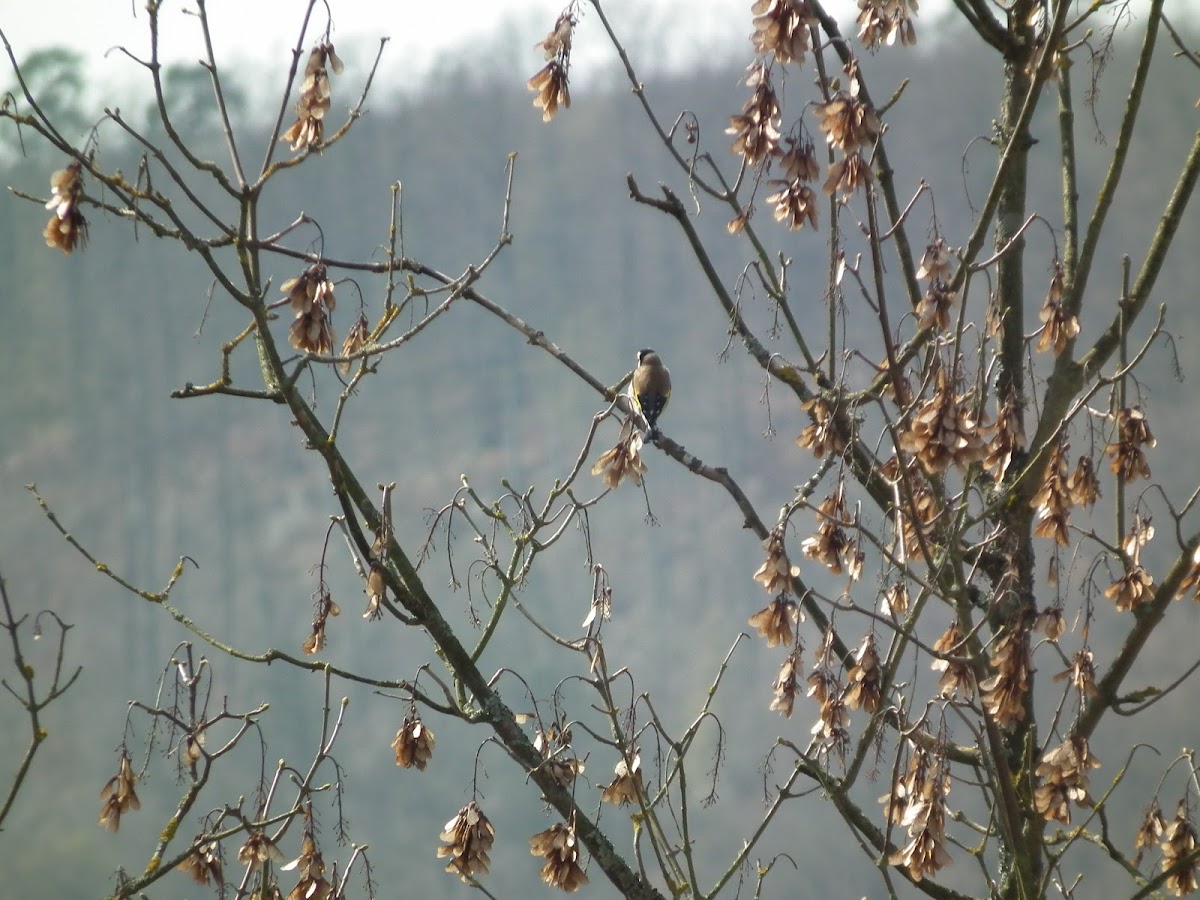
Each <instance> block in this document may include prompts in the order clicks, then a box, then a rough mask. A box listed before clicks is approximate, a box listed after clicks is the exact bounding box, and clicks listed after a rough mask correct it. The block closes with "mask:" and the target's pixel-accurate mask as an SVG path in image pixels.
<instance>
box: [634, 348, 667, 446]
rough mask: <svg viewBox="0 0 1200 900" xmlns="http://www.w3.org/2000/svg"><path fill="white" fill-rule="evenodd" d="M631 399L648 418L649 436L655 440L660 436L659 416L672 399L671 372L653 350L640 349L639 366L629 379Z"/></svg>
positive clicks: (646, 418) (636, 407)
mask: <svg viewBox="0 0 1200 900" xmlns="http://www.w3.org/2000/svg"><path fill="white" fill-rule="evenodd" d="M629 399H630V400H632V401H633V406H634V408H635V409H636V410H637V411H638V412H640V413H641V414H642V418H644V419H645V420H646V427H647V428H649V433H648V437H650V439H651V440H653V439H654V438H655V437H657V436H658V417H659V416H661V415H662V414H663V410H665V409H666V408H667V401H668V400H670V399H671V373H670V372H669V371H667V367H666V366H664V365H663V361H662V357H660V356H659V355H658V354H657V353H656V352H654V351H653V350H649V349H647V350H639V351H638V355H637V368H636V369H634V370H633V377H632V378H631V379H630V380H629Z"/></svg>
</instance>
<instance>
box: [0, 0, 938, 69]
mask: <svg viewBox="0 0 1200 900" xmlns="http://www.w3.org/2000/svg"><path fill="white" fill-rule="evenodd" d="M565 2H566V0H456V2H438V0H398V2H391V3H385V2H380V0H329V6H330V8H331V9H332V10H333V22H334V32H333V41H334V44H335V46H337V48H338V51H339V55H341V56H343V57H344V58H346V62H347V64H348V65H349V64H350V62H351V59H350V57H351V56H353V57H354V60H355V62H359V61H360V60H361V57H363V56H367V55H372V56H373V54H371V51H372V50H373V48H374V47H375V46H376V45H377V41H378V39H379V37H381V36H388V37H390V39H391V40H390V42H389V44H388V48H387V50H386V52H385V56H384V63H383V68H382V70H381V73H382V75H383V76H384V77H385V78H393V79H396V78H403V77H404V76H411V75H413V74H424V73H428V72H430V71H432V70H434V69H435V68H436V67H438V66H440V65H443V64H446V63H447V62H450V63H452V64H454V65H455V66H457V65H458V64H459V63H461V62H462V61H463V56H462V55H461V54H455V55H454V56H453V57H449V58H448V51H451V50H461V49H462V48H463V47H464V46H470V45H471V44H472V43H476V42H478V43H481V44H486V43H487V42H489V41H490V39H491V38H492V37H494V36H495V35H496V34H497V32H500V33H501V34H504V35H505V38H506V40H505V46H506V48H507V49H508V50H509V52H511V53H512V54H514V55H513V59H515V60H519V59H520V58H521V56H522V55H523V56H527V57H528V61H529V65H530V66H531V68H530V74H532V72H533V71H535V70H536V68H537V67H539V66H540V65H541V63H540V61H539V59H540V58H539V55H538V53H537V51H535V50H534V49H533V45H534V44H535V43H536V42H537V41H539V40H541V39H542V38H543V37H544V36H545V34H546V32H547V31H549V30H550V28H551V27H552V26H553V24H554V20H555V18H556V17H557V16H558V14H559V12H561V11H562V9H563V7H564V5H565ZM943 4H944V0H940V2H939V0H930V2H923V3H922V9H921V12H922V15H925V14H926V11H927V7H929V6H933V7H934V8H937V7H940V6H942V5H943ZM750 5H751V0H609V2H607V3H606V4H605V11H606V14H607V15H608V17H609V19H610V20H611V21H612V22H613V24H614V27H616V28H617V29H618V31H619V33H621V34H622V36H623V37H624V38H626V39H628V40H629V41H630V42H631V43H632V42H637V45H638V46H639V48H641V49H642V50H643V51H645V52H643V54H642V55H643V58H642V59H641V60H640V61H639V62H640V64H641V66H644V67H647V68H649V67H654V68H658V69H660V70H661V69H662V68H675V67H679V66H686V65H689V64H691V63H692V62H694V61H695V60H697V59H703V58H704V57H705V56H706V55H709V54H710V53H711V52H712V51H713V50H714V49H715V48H718V47H726V46H729V45H730V44H731V43H733V42H736V41H737V40H738V39H741V40H743V41H744V40H745V39H746V38H747V37H748V36H749V34H750V31H751V24H750V19H751V15H750ZM580 6H581V9H582V12H583V17H582V21H581V24H580V28H579V31H578V32H577V40H576V55H575V63H576V66H575V68H574V71H573V73H572V77H573V78H574V79H577V80H578V79H586V77H587V68H588V66H587V65H586V63H587V62H588V61H590V60H603V61H604V62H605V63H606V64H608V65H610V64H612V63H613V61H614V59H615V57H614V54H613V52H612V49H611V47H609V46H608V43H607V39H606V36H605V35H604V34H603V30H602V26H601V25H600V22H599V20H598V18H597V17H596V15H595V13H594V11H593V10H592V9H591V7H590V4H588V3H586V2H585V3H582V4H580ZM144 7H145V0H41V2H37V0H0V29H3V31H4V33H5V34H6V35H7V37H8V39H9V41H10V42H11V43H12V45H13V48H14V51H15V53H16V55H17V58H18V59H20V58H22V57H24V56H26V55H27V54H28V53H29V52H30V51H32V50H35V49H39V48H44V47H49V46H62V45H64V44H65V45H67V46H70V47H73V48H74V49H76V50H79V51H81V52H83V53H84V54H85V55H86V56H87V57H88V62H89V69H90V70H91V71H93V72H94V71H96V70H95V69H91V68H90V67H91V66H93V65H94V66H97V67H98V69H99V71H100V72H102V73H103V76H104V77H105V78H110V79H113V80H115V82H116V83H117V84H118V85H121V84H124V83H125V82H126V79H127V78H128V80H129V82H130V83H132V82H133V81H134V78H133V77H132V74H133V73H132V71H131V70H132V67H131V66H130V65H129V63H128V61H127V60H124V59H122V58H121V57H120V55H119V54H110V55H109V57H108V59H107V61H105V60H104V58H103V53H104V51H105V50H107V49H108V48H110V47H115V46H117V45H123V46H125V47H126V48H128V49H129V50H130V51H131V52H133V53H135V54H137V55H139V56H145V55H148V48H149V36H148V28H147V16H146V12H145V9H144ZM827 7H828V8H829V9H830V10H831V11H834V12H835V13H837V14H838V16H839V18H840V19H841V20H842V23H843V27H844V28H846V29H848V30H849V29H852V28H853V15H854V13H855V4H854V0H827ZM304 8H305V4H304V2H303V0H209V3H208V12H209V20H210V23H211V28H212V33H213V41H214V44H215V45H216V52H217V57H218V59H217V61H218V63H221V62H222V61H224V60H228V61H231V62H237V61H239V60H255V61H257V62H259V63H268V64H269V63H270V62H271V60H279V59H284V60H285V59H286V58H287V51H288V49H289V48H290V47H291V46H292V45H293V44H294V43H295V40H296V36H297V34H298V31H299V26H300V16H301V15H302V12H303V10H304ZM194 9H195V4H194V0H192V2H188V0H165V2H164V3H163V10H162V13H161V14H160V18H161V22H162V39H161V52H162V55H163V58H164V60H165V61H169V62H187V61H191V60H195V59H197V58H198V57H199V56H200V55H201V53H202V51H203V45H202V43H201V40H200V30H199V27H198V24H197V20H196V18H195V17H194V16H191V15H188V14H187V11H188V10H194ZM135 10H136V16H135V14H134V13H135ZM325 24H326V14H325V7H324V5H323V4H318V6H317V9H316V10H315V11H314V14H313V20H312V24H311V25H310V29H309V39H308V40H307V41H306V44H307V45H311V44H312V43H313V40H314V39H316V38H317V37H319V36H320V34H321V33H322V32H323V31H324V29H325ZM506 32H507V33H511V34H512V37H513V40H507V37H508V34H507V33H506ZM747 46H748V43H747ZM348 49H353V50H354V51H355V52H354V53H353V54H348V53H347V52H346V50H348ZM646 52H650V53H652V55H653V57H654V58H653V60H650V59H646V58H644V56H645V54H646ZM518 54H519V55H518ZM468 62H469V60H468ZM580 63H585V65H580ZM362 64H363V65H365V64H366V62H365V61H364V62H362Z"/></svg>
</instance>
